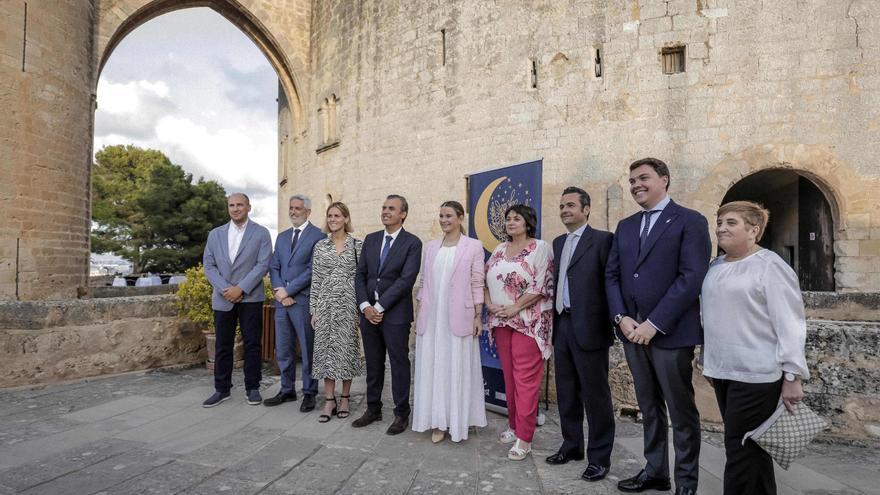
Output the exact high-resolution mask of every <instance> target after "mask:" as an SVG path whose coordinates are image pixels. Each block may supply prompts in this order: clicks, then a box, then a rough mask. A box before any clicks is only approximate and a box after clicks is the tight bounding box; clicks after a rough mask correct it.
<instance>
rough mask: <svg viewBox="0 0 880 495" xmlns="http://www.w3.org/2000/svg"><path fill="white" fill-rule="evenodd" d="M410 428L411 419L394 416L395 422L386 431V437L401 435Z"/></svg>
mask: <svg viewBox="0 0 880 495" xmlns="http://www.w3.org/2000/svg"><path fill="white" fill-rule="evenodd" d="M407 426H409V418H404V417H401V416H394V421H393V422H392V423H391V426H389V427H388V429H387V430H385V434H386V435H399V434H401V433H403V432H404V431H406V427H407Z"/></svg>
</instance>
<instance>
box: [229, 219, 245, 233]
mask: <svg viewBox="0 0 880 495" xmlns="http://www.w3.org/2000/svg"><path fill="white" fill-rule="evenodd" d="M248 222H250V220H245V221H244V223H243V224H241V227H239V226H238V225H236V224H235V221H234V220H230V221H229V225H230V227H231V228H233V229H235V230H237V231H238V232H244V231H245V230H247V226H248Z"/></svg>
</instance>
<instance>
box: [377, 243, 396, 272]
mask: <svg viewBox="0 0 880 495" xmlns="http://www.w3.org/2000/svg"><path fill="white" fill-rule="evenodd" d="M392 239H394V238H393V237H391V236H390V235H386V236H385V244H384V245H383V246H382V252H381V253H379V270H381V269H382V265H384V264H385V257H386V256H388V251H389V250H390V249H391V240H392Z"/></svg>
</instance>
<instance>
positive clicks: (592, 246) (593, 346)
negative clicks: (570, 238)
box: [553, 225, 614, 351]
mask: <svg viewBox="0 0 880 495" xmlns="http://www.w3.org/2000/svg"><path fill="white" fill-rule="evenodd" d="M566 237H567V236H566V235H565V234H563V235H561V236H559V237H557V238H556V239H553V259H554V260H557V261H558V263H554V264H553V265H554V267H553V287H556V289H557V290H562V286H561V285H560V284H559V269H560V266H559V265H560V264H561V263H562V248H563V247H564V246H565V238H566ZM612 238H613V236H612V235H611V232H605V231H604V230H595V229H593V228H592V227H590V226H589V225H587V228H585V229H584V233H583V235H582V236H581V238H580V240H579V241H578V244H577V247H576V248H575V250H574V253H572V255H571V260H570V261H569V262H568V270H567V271H566V278H567V279H568V298H569V303H570V304H571V306H570V308H569V309H570V310H571V321H572V324H573V326H574V329H575V341H577V343H578V346H579V347H580V348H581V349H583V350H585V351H596V350H600V349H604V348H607V347H609V346H611V344H612V343H613V342H614V332H613V325H612V323H611V317H610V316H609V315H608V301H607V299H606V297H605V265H606V263H607V261H608V252H609V251H610V250H611V243H612ZM553 304H554V309H553V316H554V317H555V318H557V319H558V318H559V313H557V312H556V309H555V305H556V299H555V298H554V299H553ZM556 328H559V326H558V325H556ZM553 339H554V340H556V333H555V332H554V333H553Z"/></svg>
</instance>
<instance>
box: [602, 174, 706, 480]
mask: <svg viewBox="0 0 880 495" xmlns="http://www.w3.org/2000/svg"><path fill="white" fill-rule="evenodd" d="M629 170H630V172H629V184H630V193H631V194H632V197H633V199H635V201H636V203H638V204H639V206H640V207H641V208H642V211H641V212H639V213H637V214H635V215H632V216H630V217H628V218H625V219H623V220H622V221H621V222H620V223H618V224H617V232H615V234H614V243H613V244H612V246H611V252H610V253H609V256H608V268H607V270H606V288H607V294H608V305H609V309H610V310H611V314H612V315H614V322H615V324H617V326H618V328H619V334H618V335H619V337H620V338H621V340H623V343H624V345H623V349H624V353H625V354H626V360H627V363H628V364H629V368H630V371H631V372H632V376H633V384H634V386H635V391H636V400H637V401H638V403H639V409H640V410H641V412H642V416H643V418H644V425H645V427H644V437H645V460H646V461H647V464H646V466H645V468H644V469H642V471H641V472H639V474H637V475H636V476H634V477H632V478H629V479H625V480H621V481H620V482H619V483H618V485H617V487H618V489H619V490H621V491H624V492H641V491H644V490H648V489H659V490H668V489H669V488H670V483H669V455H668V441H669V440H668V435H667V427H668V425H667V419H666V418H667V411H668V414H669V417H670V418H671V420H672V432H673V433H672V443H673V447H674V449H675V486H676V492H675V493H676V494H677V495H678V494H682V495H687V494H694V493H696V492H697V479H698V474H699V468H700V466H699V457H700V415H699V413H698V412H697V406H696V403H695V402H694V387H693V383H692V374H693V369H692V361H693V358H694V347H695V346H697V345H699V344H702V343H703V327H702V325H701V323H700V302H699V296H700V288H701V287H702V284H703V278H704V277H705V276H706V271H707V270H708V269H709V257H710V252H711V242H710V240H709V226H708V223H707V222H706V219H705V218H704V217H703V216H702V215H701V214H699V213H698V212H696V211H694V210H690V209H688V208H684V207H682V206H679V205H678V204H676V203H675V202H673V201H672V200H671V199H670V198H669V196H668V195H667V190H668V189H669V180H670V177H669V168H668V167H667V166H666V164H665V163H663V162H662V161H661V160H658V159H656V158H643V159H641V160H637V161H635V162H633V164H632V165H630V167H629Z"/></svg>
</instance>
